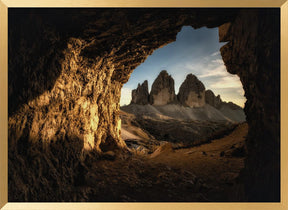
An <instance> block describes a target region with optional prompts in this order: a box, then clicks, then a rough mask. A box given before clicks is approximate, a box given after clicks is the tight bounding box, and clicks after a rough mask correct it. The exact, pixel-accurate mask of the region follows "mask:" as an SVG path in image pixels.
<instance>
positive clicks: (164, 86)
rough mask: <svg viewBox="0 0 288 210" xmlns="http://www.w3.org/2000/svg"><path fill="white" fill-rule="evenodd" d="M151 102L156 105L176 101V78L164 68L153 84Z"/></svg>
mask: <svg viewBox="0 0 288 210" xmlns="http://www.w3.org/2000/svg"><path fill="white" fill-rule="evenodd" d="M149 101H150V104H152V105H155V106H161V105H166V104H170V103H174V102H176V95H175V89H174V79H173V78H172V77H171V75H169V74H168V73H167V71H165V70H163V71H161V72H160V74H159V75H158V77H157V78H156V79H155V81H154V82H153V84H152V88H151V92H150V100H149Z"/></svg>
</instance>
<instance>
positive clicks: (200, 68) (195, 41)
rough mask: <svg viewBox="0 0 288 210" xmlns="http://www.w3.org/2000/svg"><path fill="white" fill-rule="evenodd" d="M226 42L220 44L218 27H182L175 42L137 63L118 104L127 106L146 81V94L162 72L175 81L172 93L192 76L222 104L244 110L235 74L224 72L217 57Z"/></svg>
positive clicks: (244, 99) (221, 61)
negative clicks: (225, 102) (165, 72)
mask: <svg viewBox="0 0 288 210" xmlns="http://www.w3.org/2000/svg"><path fill="white" fill-rule="evenodd" d="M224 44H225V43H219V36H218V28H212V29H208V28H206V27H202V28H200V29H193V28H192V27H191V26H184V27H183V28H182V29H181V31H180V32H179V33H178V34H177V37H176V41H175V42H172V43H170V44H167V45H165V46H164V47H162V48H159V49H157V50H155V51H154V52H153V54H152V55H150V56H149V57H148V58H147V59H146V60H145V62H144V63H142V64H140V65H139V66H138V67H137V68H136V69H135V70H134V71H133V73H132V74H131V77H130V79H129V81H128V82H127V83H126V84H124V86H123V88H122V91H121V100H120V105H121V106H123V105H125V104H126V105H128V104H130V101H131V91H132V90H133V89H136V88H137V85H138V83H141V84H142V83H143V82H144V80H148V87H149V91H150V90H151V86H152V83H153V82H154V80H155V79H156V77H157V76H158V74H159V73H160V72H161V71H162V70H166V71H167V72H168V73H169V74H171V76H172V77H173V79H174V81H175V92H176V94H178V91H179V87H180V86H181V84H182V83H183V81H184V80H185V78H186V75H187V74H190V73H192V74H194V75H196V76H197V77H198V79H199V80H200V81H201V82H202V83H203V84H204V85H205V88H206V90H208V89H210V90H212V91H213V92H214V94H215V95H216V96H217V95H218V94H219V95H220V96H221V99H222V100H223V101H227V102H228V101H232V102H234V103H235V104H238V105H239V106H241V107H244V103H245V101H246V98H245V97H244V90H243V88H242V84H241V82H240V79H239V77H238V76H237V75H232V74H230V73H228V72H227V70H226V67H225V65H224V63H223V60H222V57H221V55H220V48H221V47H222V46H223V45H224Z"/></svg>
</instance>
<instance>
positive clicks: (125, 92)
mask: <svg viewBox="0 0 288 210" xmlns="http://www.w3.org/2000/svg"><path fill="white" fill-rule="evenodd" d="M131 92H132V90H131V89H130V88H125V87H123V88H122V89H121V99H120V106H124V105H128V104H130V102H131Z"/></svg>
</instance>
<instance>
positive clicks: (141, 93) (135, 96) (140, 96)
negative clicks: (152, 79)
mask: <svg viewBox="0 0 288 210" xmlns="http://www.w3.org/2000/svg"><path fill="white" fill-rule="evenodd" d="M131 103H132V104H140V105H146V104H148V103H149V92H148V81H147V80H145V81H144V82H143V83H142V85H140V84H138V87H137V89H134V90H132V100H131Z"/></svg>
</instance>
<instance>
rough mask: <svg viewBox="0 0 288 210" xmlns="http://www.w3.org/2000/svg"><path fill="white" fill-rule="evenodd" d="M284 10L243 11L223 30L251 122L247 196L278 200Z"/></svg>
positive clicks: (226, 56)
mask: <svg viewBox="0 0 288 210" xmlns="http://www.w3.org/2000/svg"><path fill="white" fill-rule="evenodd" d="M279 14H280V9H274V10H271V9H259V10H254V9H248V10H242V11H241V12H240V13H239V15H238V16H237V18H236V19H235V20H234V21H232V22H231V23H228V24H224V25H223V26H221V27H220V28H219V38H220V41H222V42H228V43H227V44H226V45H224V46H223V47H222V48H221V55H222V58H223V60H224V63H225V65H226V68H227V70H228V72H230V73H232V74H237V75H238V76H239V77H240V79H241V82H242V84H243V88H244V90H245V97H246V98H247V102H246V104H245V113H246V116H247V122H248V124H249V133H248V137H247V149H248V158H247V159H246V162H245V170H244V171H243V176H242V178H243V180H242V181H243V182H244V183H245V184H246V185H245V186H246V189H245V192H246V196H247V199H248V200H254V201H265V200H266V201H279V200H280V35H279V34H280V25H279V24H280V16H279Z"/></svg>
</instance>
